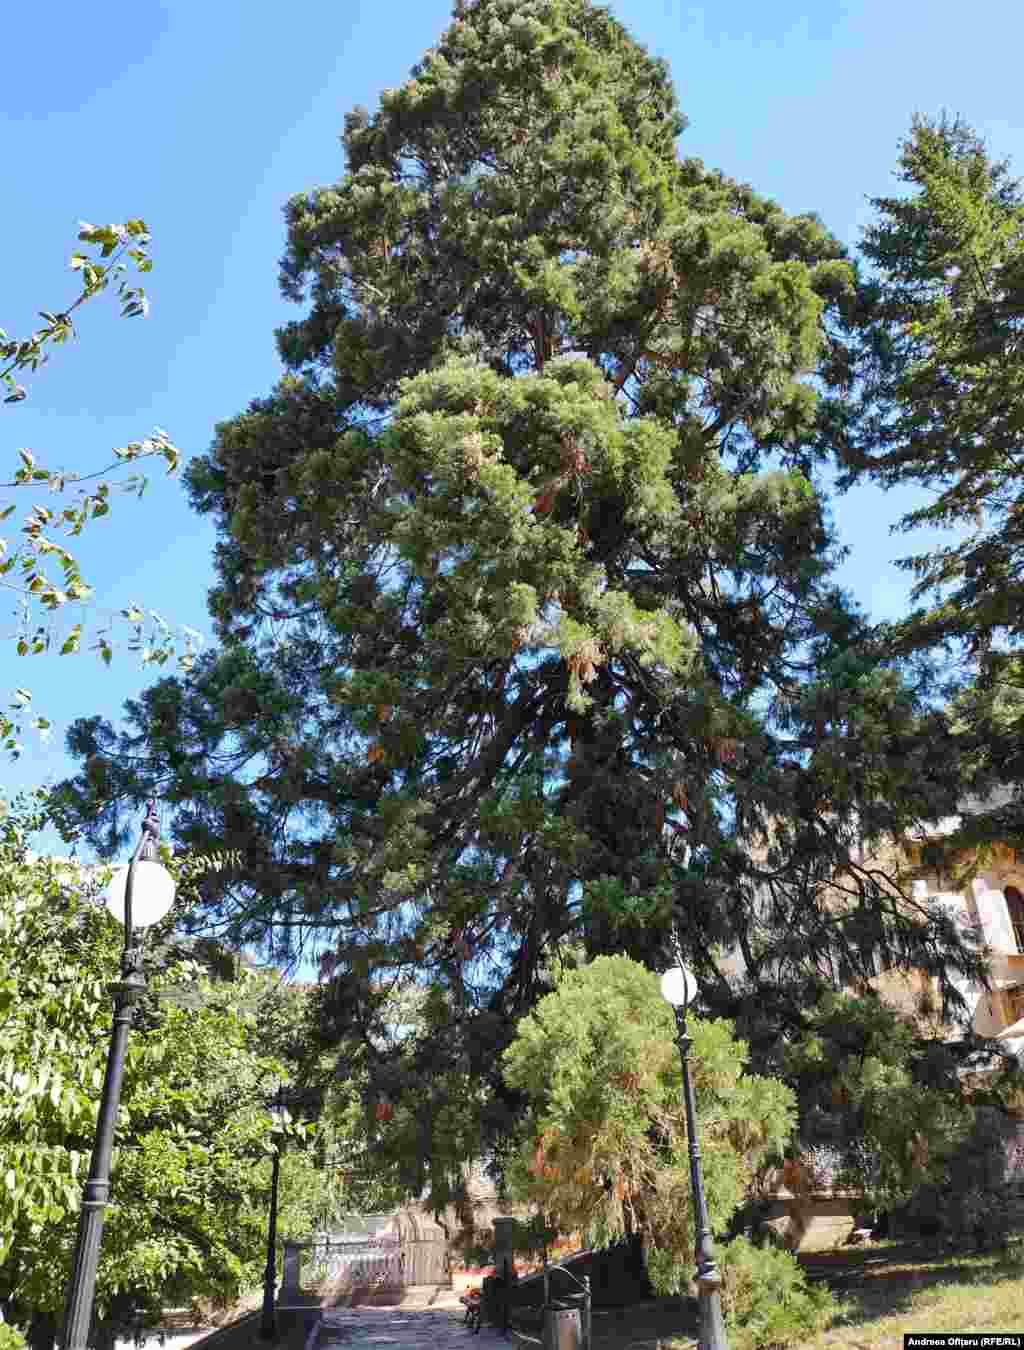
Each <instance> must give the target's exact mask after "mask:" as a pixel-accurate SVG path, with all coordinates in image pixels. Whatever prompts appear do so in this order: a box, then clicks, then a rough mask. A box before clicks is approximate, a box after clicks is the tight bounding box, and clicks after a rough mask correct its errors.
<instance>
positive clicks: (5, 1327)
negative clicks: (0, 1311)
mask: <svg viewBox="0 0 1024 1350" xmlns="http://www.w3.org/2000/svg"><path fill="white" fill-rule="evenodd" d="M27 1345H28V1342H27V1341H26V1340H25V1337H24V1336H23V1335H22V1334H21V1332H20V1331H19V1330H18V1328H17V1327H12V1326H11V1325H10V1323H9V1322H0V1350H27Z"/></svg>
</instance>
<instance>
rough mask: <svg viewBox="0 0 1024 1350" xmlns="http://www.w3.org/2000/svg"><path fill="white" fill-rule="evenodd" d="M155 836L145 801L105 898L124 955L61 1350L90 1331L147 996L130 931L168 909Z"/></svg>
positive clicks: (70, 1349) (69, 1349)
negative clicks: (135, 1034) (129, 1067)
mask: <svg viewBox="0 0 1024 1350" xmlns="http://www.w3.org/2000/svg"><path fill="white" fill-rule="evenodd" d="M159 837H160V821H159V819H158V818H157V814H156V803H155V802H150V803H149V809H148V811H147V812H146V818H145V820H144V821H143V822H142V837H141V838H140V840H139V845H138V848H137V849H136V850H135V853H134V854H133V855H132V859H131V862H130V863H129V864H128V866H127V867H126V868H125V867H120V868H118V869H117V871H116V872H115V873H114V879H113V881H112V882H111V883H110V886H109V887H108V888H107V891H106V894H105V896H104V900H105V903H106V906H107V908H108V909H109V910H110V912H111V913H112V914H113V915H114V917H115V918H116V919H118V920H120V921H121V922H122V923H123V924H124V952H123V954H122V957H121V979H120V980H118V981H116V982H115V983H113V984H111V985H109V986H108V989H109V992H110V993H111V994H112V995H113V998H114V1024H113V1027H112V1028H111V1032H110V1049H109V1051H108V1052H107V1071H106V1076H105V1077H104V1079H103V1094H102V1096H101V1098H100V1110H99V1116H98V1118H97V1122H96V1138H95V1140H94V1142H93V1149H92V1161H91V1162H90V1164H89V1177H88V1180H87V1181H86V1183H85V1187H84V1189H83V1193H82V1208H81V1210H80V1212H79V1216H78V1238H77V1241H76V1243H75V1257H74V1264H73V1265H72V1267H71V1278H70V1280H69V1281H68V1287H67V1296H66V1299H65V1304H64V1347H65V1350H86V1348H87V1346H88V1344H89V1333H90V1331H91V1328H92V1313H93V1302H94V1299H95V1295H96V1268H97V1265H98V1264H99V1255H100V1244H101V1242H102V1240H103V1220H104V1217H105V1213H106V1207H107V1202H108V1200H109V1198H110V1160H111V1155H112V1153H113V1149H114V1130H115V1128H116V1125H117V1110H118V1106H119V1105H120V1101H121V1080H122V1078H123V1077H124V1063H125V1053H126V1051H127V1049H128V1031H129V1028H130V1027H131V1024H132V1018H133V1017H134V1015H135V1005H136V1003H137V1002H138V1000H139V998H140V997H141V996H142V995H143V994H144V993H145V992H146V977H145V974H144V972H143V969H142V943H143V938H144V934H143V933H141V932H140V933H139V934H138V941H137V943H136V942H135V941H133V939H134V937H135V930H136V929H145V928H148V927H149V926H150V925H151V924H154V923H158V922H159V921H160V920H161V919H162V918H163V917H164V915H165V914H166V913H167V912H168V910H169V909H170V908H171V905H172V904H173V903H174V880H173V878H172V877H171V875H170V873H169V872H167V871H166V870H165V869H164V868H163V867H162V866H161V865H160V863H159V862H158V861H157V858H158V856H159V855H158V853H157V840H158V839H159Z"/></svg>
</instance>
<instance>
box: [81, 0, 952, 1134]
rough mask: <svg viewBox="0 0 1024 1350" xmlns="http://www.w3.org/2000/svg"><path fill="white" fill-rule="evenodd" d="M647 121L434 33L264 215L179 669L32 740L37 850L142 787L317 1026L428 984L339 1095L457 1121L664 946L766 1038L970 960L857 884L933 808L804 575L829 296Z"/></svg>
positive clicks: (870, 652) (818, 550)
mask: <svg viewBox="0 0 1024 1350" xmlns="http://www.w3.org/2000/svg"><path fill="white" fill-rule="evenodd" d="M684 127H685V119H684V118H683V116H682V114H681V112H680V110H679V108H678V105H677V102H676V98H675V94H674V92H673V89H672V85H671V82H670V80H669V75H668V71H667V69H666V67H665V65H664V63H663V62H660V61H657V60H654V59H652V58H651V57H650V56H648V54H647V53H646V52H645V51H644V50H643V48H641V47H640V46H639V45H638V44H636V43H635V42H634V41H633V40H632V39H631V38H630V37H629V35H628V34H627V33H626V31H625V30H624V29H623V28H622V26H621V25H620V24H619V23H617V22H616V21H615V20H614V19H613V18H612V17H611V16H610V15H609V14H608V12H607V11H606V10H605V9H604V8H602V7H600V6H597V5H592V4H589V3H585V0H527V2H526V3H520V2H518V0H516V2H515V3H513V0H484V2H483V3H479V4H476V5H472V6H471V5H469V4H459V5H457V6H456V10H455V15H454V19H453V22H452V25H451V26H450V27H449V28H448V29H447V31H446V32H445V33H444V34H443V36H442V37H441V39H440V41H439V42H438V44H437V46H436V47H435V48H433V49H431V50H430V51H429V52H428V53H427V54H426V55H425V57H424V59H423V60H422V62H421V63H420V64H419V65H418V66H416V67H415V68H414V70H413V72H412V74H411V77H410V79H409V80H407V81H406V83H405V84H403V85H402V86H401V87H400V88H398V89H394V90H386V91H385V92H384V94H383V95H382V97H381V102H380V107H379V109H378V110H377V112H376V113H375V114H373V115H372V116H371V115H370V114H369V113H367V112H365V111H363V110H356V111H354V112H353V113H351V114H350V115H349V116H348V117H347V119H346V125H345V134H344V138H343V139H344V148H345V153H346V160H347V163H346V171H345V173H344V175H343V176H342V177H341V179H340V180H339V181H338V182H336V183H334V184H332V185H331V186H328V187H324V188H320V189H317V190H315V191H313V192H310V193H306V194H302V195H300V196H297V197H294V198H293V199H292V200H291V201H290V202H289V203H288V206H287V208H286V219H287V224H288V246H287V250H286V253H285V257H284V260H283V264H282V273H281V275H282V286H283V289H284V292H285V294H286V295H287V296H288V297H289V298H291V299H292V300H294V301H295V302H296V303H298V304H300V305H302V306H303V307H304V308H303V317H301V318H299V319H296V320H295V321H294V322H292V323H290V324H287V325H286V326H285V327H283V328H282V329H281V330H280V331H279V332H278V345H279V349H280V353H281V356H282V359H283V361H284V362H285V365H286V367H287V373H286V374H285V376H284V377H283V378H282V380H281V381H280V383H279V384H278V386H277V387H276V388H275V389H274V390H273V391H272V392H271V394H270V395H269V396H267V397H265V398H261V399H257V400H255V401H254V402H252V403H251V404H250V406H249V408H248V409H247V410H246V411H244V412H243V413H241V414H239V415H238V416H237V417H236V418H234V419H232V420H231V421H229V422H226V423H224V424H222V425H221V426H219V427H218V429H217V433H216V436H215V439H214V443H213V446H212V448H211V450H210V452H209V453H208V454H207V455H205V456H202V457H199V458H197V459H196V460H194V461H193V462H192V463H191V465H190V466H189V469H188V482H189V486H190V491H191V494H192V500H193V503H194V505H195V507H196V509H197V510H198V511H200V512H202V513H205V514H211V515H212V516H213V517H214V519H215V520H216V522H217V525H218V529H219V535H220V537H219V543H218V545H217V569H218V582H217V585H216V587H215V588H214V590H213V592H212V594H211V602H210V603H211V610H212V613H213V615H214V618H215V622H216V624H217V628H218V635H219V638H220V641H221V644H222V645H221V648H220V650H219V651H217V652H211V653H208V654H207V655H205V656H204V657H202V658H200V659H199V660H197V661H196V664H195V668H194V670H193V671H192V672H191V674H190V675H188V676H187V677H184V678H177V677H176V678H172V679H166V680H163V681H161V682H160V683H159V684H157V685H155V686H154V687H153V688H151V689H150V690H148V691H147V692H146V693H145V694H144V695H143V697H142V698H141V699H139V700H135V701H132V702H130V703H129V704H128V705H127V728H126V729H125V730H123V731H121V732H115V730H114V729H113V728H112V727H111V726H110V724H109V723H107V722H106V721H104V720H103V719H101V718H91V719H86V720H84V721H82V722H79V723H78V724H76V726H75V728H74V729H73V732H72V734H71V735H70V737H69V746H70V749H71V752H72V753H73V754H74V755H75V756H76V757H77V758H79V759H80V761H81V763H82V770H81V772H80V774H79V775H78V776H77V777H76V778H75V779H74V780H73V781H70V782H69V783H67V784H65V785H64V787H63V789H62V794H61V797H62V802H63V810H64V813H65V820H66V822H67V824H68V826H69V828H71V827H78V828H81V829H83V830H84V831H85V832H86V834H87V836H88V838H89V839H90V841H91V842H93V843H94V844H96V845H98V846H100V847H102V848H104V849H106V850H110V849H113V848H116V847H118V846H119V845H120V843H121V840H122V838H123V834H122V830H123V823H124V821H125V815H124V812H125V809H126V808H127V807H128V806H129V805H130V804H131V803H133V802H136V801H138V800H141V798H142V797H143V796H145V795H146V794H149V793H152V794H156V795H158V796H160V797H161V798H162V799H163V800H164V801H165V802H168V803H170V804H171V805H172V807H173V809H174V812H175V821H174V830H175V834H176V836H177V838H178V839H180V840H181V842H182V843H183V844H185V845H187V846H188V847H189V848H191V849H195V850H198V851H201V852H208V851H210V850H211V849H213V848H229V849H237V850H239V851H240V853H241V855H242V862H241V865H240V867H239V868H238V869H236V871H235V872H234V873H233V874H229V873H218V874H217V875H215V876H211V877H209V878H207V879H204V882H203V885H204V887H205V892H204V894H205V901H206V910H205V913H201V914H200V921H201V922H208V923H217V924H219V925H222V926H223V927H224V928H225V930H226V931H229V932H231V933H232V934H233V936H234V937H235V938H236V939H238V940H245V941H259V940H266V941H270V942H271V943H272V944H274V945H275V947H276V949H277V951H278V953H279V954H287V953H288V952H294V951H295V950H297V949H298V947H299V946H300V945H301V943H302V942H303V941H305V942H307V943H312V942H315V941H320V942H323V943H327V944H329V946H330V948H331V950H332V952H333V953H334V956H333V957H332V960H333V961H334V962H335V965H334V967H333V969H334V971H335V981H336V983H337V985H338V988H339V994H338V998H339V1000H340V1004H339V1006H340V1005H344V1008H343V1009H342V1011H340V1012H337V1013H335V1014H332V1016H334V1017H335V1024H334V1025H335V1030H336V1032H337V1034H338V1035H339V1037H340V1036H342V1034H343V1031H344V1029H345V1028H346V1027H347V1028H348V1029H349V1030H350V1031H351V1033H352V1035H353V1036H355V1038H356V1039H357V1040H358V1041H359V1042H360V1043H361V1044H365V1042H366V1037H365V1035H364V1034H363V1032H362V1031H361V1030H360V1023H359V1017H360V1016H361V1014H360V1011H359V1010H360V1008H363V1009H365V1008H367V1007H369V1008H371V1009H372V1006H373V999H374V997H375V992H374V991H375V988H376V983H375V982H379V981H380V980H381V979H385V978H390V977H391V976H394V977H395V978H398V977H399V976H400V975H401V974H402V973H403V972H404V973H405V974H407V975H408V974H412V975H414V976H415V977H416V978H419V979H421V980H427V979H429V980H430V981H431V982H432V993H431V997H432V1000H433V1001H432V1003H431V1005H430V1007H429V1009H428V1011H427V1022H428V1025H429V1027H430V1034H429V1035H423V1036H411V1037H410V1038H408V1039H407V1040H406V1041H404V1042H402V1043H401V1044H400V1045H397V1046H395V1047H392V1049H391V1050H389V1051H388V1052H387V1054H386V1055H378V1056H377V1057H376V1062H377V1065H378V1068H377V1070H376V1071H377V1072H379V1073H381V1074H387V1073H394V1074H395V1076H396V1077H399V1076H400V1075H398V1074H397V1073H396V1066H397V1065H403V1066H406V1067H408V1066H409V1065H411V1064H414V1065H415V1067H416V1068H417V1073H419V1074H420V1075H421V1078H422V1080H423V1081H429V1082H430V1083H431V1084H433V1085H434V1086H435V1087H437V1086H438V1085H442V1084H443V1083H444V1082H445V1081H446V1080H445V1079H444V1074H445V1073H450V1074H451V1075H453V1077H452V1078H451V1080H450V1082H449V1086H451V1087H452V1091H453V1093H455V1096H456V1099H457V1095H458V1089H457V1081H462V1080H461V1079H459V1078H458V1075H461V1074H465V1073H467V1072H471V1073H472V1074H473V1075H474V1079H475V1080H476V1079H482V1080H483V1081H486V1082H491V1083H492V1084H493V1085H494V1086H495V1089H496V1091H497V1094H498V1095H497V1097H496V1098H495V1099H494V1101H496V1102H497V1105H496V1106H495V1116H494V1119H495V1120H497V1121H506V1122H507V1119H508V1113H509V1112H514V1111H515V1110H516V1109H518V1107H517V1100H516V1098H515V1096H514V1094H513V1093H512V1092H511V1089H508V1088H507V1087H506V1086H504V1085H502V1084H501V1082H500V1078H499V1076H498V1068H497V1055H496V1052H497V1051H498V1050H500V1049H501V1047H502V1046H503V1045H504V1044H506V1043H507V1041H508V1038H509V1035H510V1034H511V1027H512V1025H513V1022H514V1019H515V1017H517V1016H518V1015H520V1014H521V1013H523V1012H525V1011H527V1010H528V1009H529V1008H530V1007H531V1006H532V1005H533V1003H534V1002H535V1001H536V999H537V997H538V996H539V995H540V994H542V993H543V992H544V991H545V990H546V989H547V988H549V987H550V984H549V977H548V970H549V964H550V960H551V958H552V955H553V953H554V952H556V951H557V950H558V948H559V947H560V945H562V944H564V943H566V942H568V941H570V940H572V941H579V942H582V943H583V945H584V948H585V950H586V952H587V953H588V954H589V955H595V954H600V953H602V952H614V951H624V952H627V953H629V954H630V955H632V956H633V957H634V958H636V959H638V960H642V961H644V962H645V963H646V964H648V965H653V966H657V965H658V964H664V962H665V960H666V952H667V948H666V937H667V934H668V932H669V929H670V927H672V926H674V927H675V928H676V930H677V931H678V933H679V936H680V938H681V941H682V943H683V946H684V949H685V952H686V954H687V956H688V958H689V959H690V960H691V961H692V962H693V964H694V966H695V967H696V969H697V970H698V972H699V973H700V975H701V976H702V978H703V979H704V981H705V982H706V983H707V988H708V991H709V992H708V997H709V999H710V1000H712V1004H713V1010H715V1011H719V1012H723V1013H735V1012H736V1011H737V995H736V993H735V990H734V988H733V986H732V985H731V984H730V982H729V981H728V980H727V979H726V978H725V976H724V974H723V973H722V969H721V957H722V955H723V953H724V952H725V951H727V950H731V949H734V948H737V947H738V948H739V949H740V950H741V951H742V954H743V957H744V959H745V962H746V965H747V970H748V976H749V988H750V989H752V990H753V991H754V992H753V994H751V995H749V996H747V995H745V996H744V998H743V999H742V1000H741V1002H740V1008H739V1010H740V1011H741V1012H742V1011H743V1010H744V1009H753V1010H756V1011H757V1013H758V1015H765V1014H766V1013H767V1012H768V1011H770V1012H771V1014H772V1016H773V1017H776V1019H777V1017H781V1016H783V1015H786V1016H789V1017H791V1018H794V1019H796V1020H797V1021H799V1017H800V1013H799V1010H800V1007H801V1004H802V1001H803V999H804V995H805V992H806V990H807V989H808V988H809V987H813V988H817V987H818V986H819V985H820V984H821V982H822V981H825V982H833V983H838V984H840V985H841V984H843V983H848V982H850V981H856V980H862V979H864V978H866V977H867V976H868V975H870V974H872V973H874V971H875V970H876V969H877V966H878V964H879V962H880V961H881V962H895V963H913V964H917V965H921V966H924V967H926V968H927V969H929V970H932V971H934V972H935V973H936V975H937V976H938V977H939V978H940V979H941V980H942V982H943V990H944V992H945V993H946V994H951V985H950V984H949V980H948V976H949V974H951V973H952V971H953V970H955V969H957V968H965V967H970V966H971V963H972V961H974V960H975V958H974V956H973V955H972V953H971V952H970V951H968V950H966V949H965V948H964V947H963V946H962V944H959V940H958V939H957V938H956V935H955V934H954V933H953V930H952V928H951V926H950V925H948V924H945V925H944V924H943V923H942V922H941V921H938V920H936V919H935V918H934V917H933V916H932V915H930V914H929V913H927V912H924V911H915V910H913V909H912V908H910V907H909V906H908V905H907V904H906V903H904V902H902V901H900V898H899V892H898V889H897V888H895V887H894V886H893V885H892V884H891V883H890V881H889V879H888V878H887V877H885V876H884V875H883V874H882V873H880V872H878V871H870V870H868V869H866V868H864V867H863V866H861V865H859V863H858V861H857V859H858V858H859V856H860V854H859V853H858V851H857V850H858V849H859V848H860V845H861V843H862V841H863V840H865V839H867V840H868V841H870V840H871V839H872V837H876V836H880V835H882V834H885V833H887V832H889V831H891V830H893V829H898V828H900V826H901V824H903V823H908V822H911V821H914V820H916V819H918V818H919V817H921V816H928V815H934V814H940V813H941V812H942V811H944V810H947V809H951V805H952V803H954V802H955V800H956V795H957V791H958V787H959V784H958V780H957V770H956V766H955V764H954V763H953V762H952V760H951V758H950V757H949V756H948V755H944V754H941V753H940V754H936V737H942V736H944V735H946V734H947V733H946V732H945V730H944V727H943V724H942V723H941V721H940V719H938V718H937V717H936V716H935V715H933V714H932V713H930V712H929V711H928V707H927V705H926V704H925V703H924V702H922V698H921V691H920V690H919V689H918V688H917V686H916V685H915V683H914V681H913V680H912V679H911V678H910V676H907V675H904V674H902V673H901V672H900V671H899V670H898V669H896V668H895V667H894V666H893V664H892V662H891V661H890V660H889V658H888V656H887V653H886V650H885V648H884V647H883V646H882V645H880V644H879V643H878V642H876V641H875V639H874V636H873V634H872V632H871V630H870V628H869V626H868V625H867V624H866V622H865V620H864V618H863V616H861V615H860V614H859V613H858V612H857V611H856V609H855V608H854V607H853V606H852V604H851V603H850V602H849V600H848V599H847V598H846V597H845V596H844V595H843V594H842V593H841V592H840V591H839V589H838V588H837V587H836V586H835V584H834V582H833V581H832V580H831V579H830V572H831V569H832V567H833V565H834V563H835V562H836V560H837V556H838V550H837V546H836V543H835V539H834V535H833V532H832V528H831V524H830V520H829V515H828V511H827V507H826V503H825V502H824V500H823V498H822V497H821V495H820V493H819V491H818V489H817V487H816V485H815V478H816V475H817V466H818V465H819V464H820V463H821V462H822V461H823V460H825V459H827V457H828V456H829V455H831V454H832V453H833V451H834V448H835V442H836V441H837V440H838V439H842V440H843V441H844V443H845V442H846V441H848V440H849V438H850V436H851V434H852V430H851V428H852V427H853V426H854V417H855V410H854V409H853V408H852V406H851V405H850V403H849V399H848V391H849V387H850V381H851V379H852V377H853V370H854V364H853V363H854V359H855V352H854V350H853V347H852V345H851V339H850V332H851V325H853V324H855V323H856V322H858V317H857V316H858V312H859V311H858V307H859V305H860V299H859V296H858V291H857V286H856V278H855V275H854V271H853V268H852V266H851V264H850V262H849V261H848V260H847V258H846V257H845V254H844V250H843V248H842V247H841V245H840V244H839V243H838V242H837V241H836V240H835V239H834V238H832V237H831V236H830V235H829V234H828V232H827V231H826V230H825V228H824V227H823V226H822V224H821V222H820V221H819V220H818V219H817V218H816V217H815V216H813V215H809V214H808V215H799V216H793V215H788V214H787V213H786V212H785V211H783V210H782V209H781V208H780V207H779V206H778V205H776V204H775V203H773V202H771V201H769V200H767V199H765V198H763V197H761V196H759V195H758V194H757V193H756V192H754V191H753V189H752V188H750V187H748V186H746V185H743V184H740V183H737V182H734V181H733V180H732V179H730V178H729V177H727V176H726V175H725V174H723V173H721V172H718V171H716V170H711V169H708V168H706V167H705V166H704V165H703V164H702V163H700V162H699V161H698V160H694V159H682V160H681V159H680V158H679V157H678V155H677V152H676V140H677V138H678V137H679V135H680V134H681V133H682V131H683V130H684ZM837 869H843V870H844V876H845V877H846V878H847V879H848V897H847V898H848V899H849V900H850V901H851V902H852V903H851V906H850V910H849V913H844V914H840V913H838V912H837V910H836V907H835V906H834V905H830V904H829V903H828V899H827V895H828V892H827V890H826V888H825V883H826V882H827V881H829V880H831V879H832V878H833V877H834V875H835V874H836V872H837ZM342 977H343V978H342ZM777 1029H778V1021H777V1020H776V1021H775V1023H774V1030H773V1031H772V1033H771V1034H777ZM346 1034H347V1033H346ZM417 1057H418V1058H417ZM371 1058H372V1057H371ZM518 1106H521V1102H520V1103H518ZM480 1110H481V1111H483V1110H484V1107H483V1106H481V1107H480ZM428 1116H429V1113H428ZM432 1129H433V1126H432V1125H431V1120H430V1118H427V1119H426V1120H425V1122H424V1123H423V1125H422V1128H421V1129H420V1135H422V1137H420V1138H419V1146H420V1148H421V1150H423V1152H424V1154H425V1153H426V1152H427V1151H429V1149H430V1148H431V1147H432V1145H431V1136H430V1131H431V1130H432ZM462 1133H463V1132H462V1127H461V1126H460V1127H459V1129H458V1130H456V1129H455V1127H454V1126H453V1127H452V1138H454V1137H455V1136H456V1135H459V1136H460V1137H462ZM418 1137H419V1136H418ZM452 1147H453V1148H454V1147H455V1146H454V1145H453V1146H452ZM439 1151H441V1152H443V1150H439Z"/></svg>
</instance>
